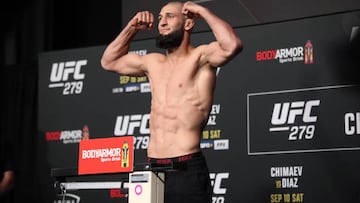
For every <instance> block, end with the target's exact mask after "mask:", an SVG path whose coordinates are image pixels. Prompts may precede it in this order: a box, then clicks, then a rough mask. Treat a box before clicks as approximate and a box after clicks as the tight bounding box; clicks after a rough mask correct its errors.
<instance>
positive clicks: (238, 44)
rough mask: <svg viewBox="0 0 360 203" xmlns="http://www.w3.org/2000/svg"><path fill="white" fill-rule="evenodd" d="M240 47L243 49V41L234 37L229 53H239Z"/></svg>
mask: <svg viewBox="0 0 360 203" xmlns="http://www.w3.org/2000/svg"><path fill="white" fill-rule="evenodd" d="M242 49H243V43H242V41H241V39H240V38H238V37H236V38H235V40H234V43H233V47H232V53H231V55H236V54H238V53H240V52H241V51H242Z"/></svg>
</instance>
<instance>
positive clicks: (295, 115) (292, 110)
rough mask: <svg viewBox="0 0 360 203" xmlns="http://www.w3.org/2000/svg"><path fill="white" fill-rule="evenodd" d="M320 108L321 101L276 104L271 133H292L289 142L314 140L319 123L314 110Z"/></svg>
mask: <svg viewBox="0 0 360 203" xmlns="http://www.w3.org/2000/svg"><path fill="white" fill-rule="evenodd" d="M318 106H320V100H310V101H295V102H284V103H275V104H274V108H273V112H272V117H271V124H272V126H273V127H271V128H270V129H269V131H270V132H275V131H290V133H289V137H288V140H302V139H312V138H313V137H314V134H315V125H314V123H316V121H317V116H316V115H315V114H314V112H313V110H314V108H316V107H318ZM299 123H301V124H299Z"/></svg>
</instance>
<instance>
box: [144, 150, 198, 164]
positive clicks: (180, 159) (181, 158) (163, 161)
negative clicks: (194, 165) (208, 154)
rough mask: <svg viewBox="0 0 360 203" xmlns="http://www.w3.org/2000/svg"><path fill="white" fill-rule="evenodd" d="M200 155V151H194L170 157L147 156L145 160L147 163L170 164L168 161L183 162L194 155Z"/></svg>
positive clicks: (194, 156)
mask: <svg viewBox="0 0 360 203" xmlns="http://www.w3.org/2000/svg"><path fill="white" fill-rule="evenodd" d="M200 156H202V152H201V151H200V152H195V153H193V154H187V155H183V156H178V157H172V158H160V159H158V158H151V157H148V158H147V162H148V163H157V164H170V163H174V162H183V161H188V160H191V159H194V158H196V157H200Z"/></svg>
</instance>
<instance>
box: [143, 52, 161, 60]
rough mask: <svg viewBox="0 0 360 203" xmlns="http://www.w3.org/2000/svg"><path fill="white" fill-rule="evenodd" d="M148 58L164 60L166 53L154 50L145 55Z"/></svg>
mask: <svg viewBox="0 0 360 203" xmlns="http://www.w3.org/2000/svg"><path fill="white" fill-rule="evenodd" d="M144 58H145V59H146V60H163V59H165V55H164V54H162V53H157V52H152V53H148V54H146V55H144Z"/></svg>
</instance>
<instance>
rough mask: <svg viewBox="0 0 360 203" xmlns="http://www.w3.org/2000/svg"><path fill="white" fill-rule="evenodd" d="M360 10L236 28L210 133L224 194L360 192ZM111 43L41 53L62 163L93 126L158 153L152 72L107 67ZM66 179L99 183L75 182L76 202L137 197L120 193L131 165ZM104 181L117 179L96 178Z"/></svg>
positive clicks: (218, 192)
mask: <svg viewBox="0 0 360 203" xmlns="http://www.w3.org/2000/svg"><path fill="white" fill-rule="evenodd" d="M359 16H360V13H359V12H348V13H342V14H334V15H328V16H322V17H316V18H309V19H303V20H296V21H288V22H282V23H274V24H266V25H261V26H252V27H244V28H238V29H236V32H237V33H238V35H239V36H240V37H241V39H242V40H243V42H244V50H243V52H242V53H241V54H240V55H238V56H237V57H235V58H234V59H233V60H232V61H231V62H230V63H228V64H226V65H225V66H223V67H219V68H218V69H217V87H216V90H215V98H214V103H213V106H212V109H211V114H210V117H209V121H208V123H207V126H206V128H205V129H204V131H203V134H202V140H201V148H202V149H203V150H204V152H205V155H206V157H207V160H208V164H209V167H210V174H209V175H210V178H211V180H212V185H213V202H215V203H223V202H228V203H233V202H269V203H273V202H309V203H310V202H328V203H338V202H357V201H359V200H360V193H359V190H358V185H359V183H360V174H359V173H358V171H359V169H360V162H359V158H358V157H359V155H360V152H359V150H360V94H359V92H360V79H359V72H360V71H359V67H360V64H359V63H360V62H359V60H358V58H359V57H360V49H359V48H360V47H359V37H360V36H359V35H360V34H359V31H360V17H359ZM210 40H213V35H212V33H209V32H204V33H196V34H194V35H193V38H192V41H193V43H194V44H195V45H198V44H202V43H206V42H209V41H210ZM154 44H155V42H154V40H153V39H147V40H140V41H135V42H134V43H133V44H132V47H131V51H134V52H137V53H138V54H140V55H145V54H147V53H150V52H153V51H161V50H157V49H156V48H155V46H154ZM104 48H105V46H99V47H88V48H80V49H72V50H62V51H55V52H48V53H42V54H40V55H39V69H40V71H39V137H38V139H43V140H45V141H46V148H47V161H48V164H49V165H50V167H51V168H52V169H56V170H58V171H61V170H65V169H77V166H78V157H79V155H78V150H79V142H80V140H82V139H83V134H84V132H85V133H87V134H88V135H89V139H96V138H108V137H119V136H134V150H135V152H134V156H135V165H137V164H141V163H143V162H144V161H145V159H146V149H147V146H148V142H149V124H148V122H149V107H150V96H151V95H150V92H149V90H150V88H149V83H148V80H147V78H146V77H128V76H122V75H117V74H114V73H111V72H106V71H104V70H103V69H102V68H101V65H100V58H101V55H102V52H103V51H104ZM75 171H76V170H75ZM60 174H61V172H60ZM64 174H65V173H64ZM55 176H57V175H55ZM59 176H62V175H59ZM63 176H66V178H65V179H63V181H65V182H78V183H79V184H78V186H79V185H80V184H81V183H83V182H89V183H87V184H85V185H87V187H85V189H79V188H78V189H74V190H67V194H66V198H67V199H68V200H73V201H75V202H79V201H80V200H81V202H99V201H100V200H101V201H103V202H112V201H116V202H119V201H121V202H127V198H126V194H125V193H124V191H122V190H120V187H122V186H124V183H125V182H126V180H125V179H126V177H127V174H126V173H119V174H99V175H91V176H81V175H80V176H77V173H67V174H65V175H63ZM49 178H51V177H49ZM99 181H100V182H107V183H109V185H110V186H109V187H108V188H102V189H97V188H95V187H89V185H91V184H93V183H99ZM49 187H51V186H49ZM62 198H63V196H61V195H60V196H58V199H56V198H55V200H54V201H61V200H62Z"/></svg>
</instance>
